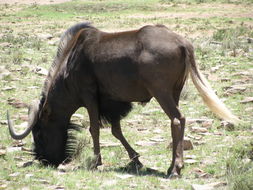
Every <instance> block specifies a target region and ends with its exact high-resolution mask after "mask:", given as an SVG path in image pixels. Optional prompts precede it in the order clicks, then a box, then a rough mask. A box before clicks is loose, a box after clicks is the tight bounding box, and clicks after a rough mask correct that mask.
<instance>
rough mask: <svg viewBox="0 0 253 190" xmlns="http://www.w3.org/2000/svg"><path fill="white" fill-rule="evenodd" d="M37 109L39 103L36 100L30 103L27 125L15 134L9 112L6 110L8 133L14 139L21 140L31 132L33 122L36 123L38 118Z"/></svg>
mask: <svg viewBox="0 0 253 190" xmlns="http://www.w3.org/2000/svg"><path fill="white" fill-rule="evenodd" d="M38 109H39V103H38V102H36V103H34V104H33V105H32V107H31V108H30V111H29V118H28V119H29V120H28V127H27V128H26V130H25V131H24V132H23V133H22V134H16V133H15V131H14V126H13V123H12V120H11V119H10V116H9V112H8V111H7V121H8V127H9V132H10V135H11V137H12V138H13V139H15V140H21V139H23V138H25V137H26V136H27V135H29V133H30V132H31V130H32V128H33V126H34V124H35V123H36V121H37V119H38Z"/></svg>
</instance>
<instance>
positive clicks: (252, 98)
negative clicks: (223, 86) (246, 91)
mask: <svg viewBox="0 0 253 190" xmlns="http://www.w3.org/2000/svg"><path fill="white" fill-rule="evenodd" d="M240 102H241V103H243V104H245V103H249V102H253V97H246V98H244V99H243V100H242V101H240Z"/></svg>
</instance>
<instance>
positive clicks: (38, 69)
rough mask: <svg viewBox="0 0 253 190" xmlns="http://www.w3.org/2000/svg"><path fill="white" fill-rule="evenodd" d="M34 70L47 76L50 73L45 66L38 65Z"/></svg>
mask: <svg viewBox="0 0 253 190" xmlns="http://www.w3.org/2000/svg"><path fill="white" fill-rule="evenodd" d="M34 72H35V73H36V74H38V75H42V76H47V74H48V70H46V69H45V68H43V67H36V68H35V70H34Z"/></svg>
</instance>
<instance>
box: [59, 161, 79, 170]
mask: <svg viewBox="0 0 253 190" xmlns="http://www.w3.org/2000/svg"><path fill="white" fill-rule="evenodd" d="M57 169H58V170H59V171H61V172H69V171H74V170H75V169H76V167H75V166H74V165H72V164H71V163H69V164H60V165H59V166H58V167H57Z"/></svg>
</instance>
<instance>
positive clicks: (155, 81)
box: [7, 23, 237, 176]
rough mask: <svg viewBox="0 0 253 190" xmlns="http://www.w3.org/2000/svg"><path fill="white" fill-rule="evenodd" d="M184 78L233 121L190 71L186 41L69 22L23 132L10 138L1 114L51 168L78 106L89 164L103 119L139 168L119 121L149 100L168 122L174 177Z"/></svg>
mask: <svg viewBox="0 0 253 190" xmlns="http://www.w3.org/2000/svg"><path fill="white" fill-rule="evenodd" d="M189 73H190V74H191V78H192V80H193V83H194V84H195V86H196V88H197V89H198V91H199V92H200V95H201V96H202V98H203V100H204V102H205V103H206V104H207V105H208V106H209V107H210V108H211V110H212V111H214V112H215V113H216V114H217V115H218V116H220V117H221V118H223V119H226V120H228V121H232V122H233V121H236V120H237V118H236V117H235V116H234V115H233V114H231V113H230V111H229V110H228V109H227V108H226V107H225V106H224V104H223V103H222V102H221V101H220V100H219V99H218V97H217V96H216V95H215V93H214V92H213V91H212V89H211V88H210V87H209V85H208V83H207V81H206V80H205V79H204V77H203V76H202V75H201V74H200V72H199V70H198V69H197V66H196V64H195V60H194V49H193V47H192V45H191V43H190V42H188V41H187V40H185V39H184V38H182V37H181V36H179V35H177V34H175V33H173V32H172V31H170V30H169V29H168V28H166V27H165V26H163V25H156V26H150V25H149V26H144V27H142V28H141V29H139V30H133V31H126V32H118V33H106V32H102V31H99V30H98V29H96V28H95V27H93V26H91V25H89V24H87V23H80V24H77V25H74V26H72V27H71V28H69V29H68V30H67V31H66V32H65V33H64V34H63V36H62V37H61V40H60V44H59V47H58V51H57V55H56V58H55V60H54V63H53V65H52V67H51V69H50V72H49V74H48V76H47V78H46V81H45V84H44V88H43V91H42V97H41V99H40V101H39V102H38V103H35V104H34V105H33V106H32V107H31V109H30V112H29V124H28V125H29V126H28V128H27V130H26V131H25V132H24V133H23V134H20V135H18V134H16V133H15V132H14V130H13V126H12V122H11V120H10V118H9V114H7V117H8V123H9V130H10V134H11V136H12V137H13V138H15V139H22V138H24V137H25V136H27V135H28V134H29V132H30V131H32V134H33V139H34V153H35V157H36V159H38V160H40V161H41V162H42V163H44V164H50V165H55V166H57V165H59V164H60V163H62V162H64V161H66V160H67V159H68V158H69V157H70V155H69V151H68V149H69V147H68V143H67V142H68V140H69V138H70V137H69V135H68V130H69V129H70V128H72V127H73V126H74V125H71V124H70V118H71V115H72V114H73V113H74V112H75V111H76V110H77V109H78V108H80V107H85V108H87V111H88V114H89V119H90V133H91V136H92V139H93V145H94V154H95V156H96V158H97V160H96V161H97V162H96V166H98V165H101V164H102V161H101V155H100V146H99V128H100V125H101V121H102V120H104V121H107V122H108V123H110V124H111V126H112V134H113V135H114V136H115V137H116V138H117V139H119V140H120V141H121V143H122V144H123V146H124V147H125V148H126V150H127V152H128V154H129V157H130V159H131V160H132V161H133V163H134V164H136V166H138V167H141V166H142V164H141V163H140V161H139V159H138V158H139V154H138V153H137V152H136V151H135V150H134V149H133V148H132V147H131V146H130V145H129V144H128V142H127V140H126V139H125V138H124V136H123V134H122V132H121V126H120V120H121V119H122V118H123V117H124V116H126V115H127V114H128V112H129V111H130V110H131V109H132V105H131V102H148V101H149V100H150V99H151V98H152V97H154V98H155V99H156V100H157V101H158V103H159V104H160V106H161V107H162V109H163V110H164V112H165V113H166V114H167V115H168V117H169V118H170V119H171V132H172V139H173V156H172V163H171V165H170V168H169V169H168V175H171V176H174V175H180V170H181V168H182V167H183V138H184V128H185V118H184V116H183V115H182V114H181V113H180V111H179V108H178V102H179V97H180V93H181V90H182V88H183V86H184V83H185V81H186V79H187V76H188V74H189ZM154 156H155V155H154Z"/></svg>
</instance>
